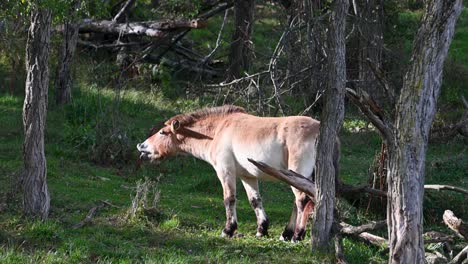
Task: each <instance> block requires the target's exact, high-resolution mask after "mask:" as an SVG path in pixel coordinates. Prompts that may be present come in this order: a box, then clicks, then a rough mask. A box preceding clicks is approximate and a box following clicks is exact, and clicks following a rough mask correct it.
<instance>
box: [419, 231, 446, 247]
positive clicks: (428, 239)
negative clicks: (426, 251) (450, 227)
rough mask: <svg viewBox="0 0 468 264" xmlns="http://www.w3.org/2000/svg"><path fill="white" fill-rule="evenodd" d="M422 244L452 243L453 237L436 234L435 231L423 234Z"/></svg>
mask: <svg viewBox="0 0 468 264" xmlns="http://www.w3.org/2000/svg"><path fill="white" fill-rule="evenodd" d="M423 237H424V244H429V243H440V242H453V236H449V235H447V234H444V233H441V232H437V231H428V232H426V233H424V234H423Z"/></svg>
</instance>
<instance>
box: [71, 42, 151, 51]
mask: <svg viewBox="0 0 468 264" xmlns="http://www.w3.org/2000/svg"><path fill="white" fill-rule="evenodd" d="M78 44H79V45H81V46H83V47H88V48H93V49H103V48H104V49H113V48H120V47H129V46H145V45H148V44H149V42H147V41H142V42H120V41H118V42H117V43H108V44H97V43H93V42H90V41H84V40H78Z"/></svg>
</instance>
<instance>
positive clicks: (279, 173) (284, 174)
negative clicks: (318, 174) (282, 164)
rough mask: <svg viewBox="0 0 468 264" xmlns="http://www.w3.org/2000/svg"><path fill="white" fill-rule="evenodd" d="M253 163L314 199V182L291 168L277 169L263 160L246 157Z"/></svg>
mask: <svg viewBox="0 0 468 264" xmlns="http://www.w3.org/2000/svg"><path fill="white" fill-rule="evenodd" d="M248 160H249V162H251V163H252V164H253V165H255V166H257V168H259V169H260V170H261V171H263V172H265V173H267V174H269V175H271V176H273V177H275V178H277V179H279V180H281V181H284V182H286V183H287V184H289V185H291V186H294V187H295V188H297V189H299V190H301V191H303V192H305V193H306V194H307V195H309V196H310V197H311V198H313V199H315V198H314V197H315V192H316V188H315V184H314V183H313V182H312V181H311V180H309V179H307V178H306V177H304V176H302V175H300V174H298V173H296V172H294V171H291V170H288V171H287V170H277V169H275V168H273V167H270V166H269V165H268V164H265V163H263V162H257V161H255V160H253V159H248Z"/></svg>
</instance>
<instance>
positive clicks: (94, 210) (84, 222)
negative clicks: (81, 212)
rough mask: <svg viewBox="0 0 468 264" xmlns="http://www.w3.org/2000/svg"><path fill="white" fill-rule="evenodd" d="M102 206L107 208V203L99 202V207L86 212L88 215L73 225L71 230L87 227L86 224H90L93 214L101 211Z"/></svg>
mask: <svg viewBox="0 0 468 264" xmlns="http://www.w3.org/2000/svg"><path fill="white" fill-rule="evenodd" d="M104 206H107V203H104V202H101V204H100V205H98V206H95V207H93V208H91V209H90V210H89V211H88V214H87V215H86V217H85V218H84V219H83V220H81V221H80V222H79V223H77V224H75V225H74V226H73V227H72V228H73V229H78V228H81V227H83V226H85V225H87V224H88V223H91V220H92V218H93V216H94V214H95V213H96V212H97V211H98V210H99V209H102V208H103V207H104Z"/></svg>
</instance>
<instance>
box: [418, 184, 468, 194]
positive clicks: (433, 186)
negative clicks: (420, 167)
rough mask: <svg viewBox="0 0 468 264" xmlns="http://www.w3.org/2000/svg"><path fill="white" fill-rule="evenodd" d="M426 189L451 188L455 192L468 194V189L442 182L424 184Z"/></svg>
mask: <svg viewBox="0 0 468 264" xmlns="http://www.w3.org/2000/svg"><path fill="white" fill-rule="evenodd" d="M424 189H426V190H437V191H440V190H449V191H454V192H459V193H463V194H464V195H468V191H467V190H465V189H462V188H460V187H455V186H450V185H441V184H426V185H424Z"/></svg>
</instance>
